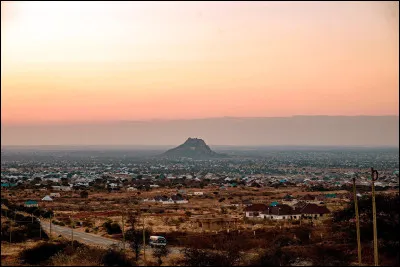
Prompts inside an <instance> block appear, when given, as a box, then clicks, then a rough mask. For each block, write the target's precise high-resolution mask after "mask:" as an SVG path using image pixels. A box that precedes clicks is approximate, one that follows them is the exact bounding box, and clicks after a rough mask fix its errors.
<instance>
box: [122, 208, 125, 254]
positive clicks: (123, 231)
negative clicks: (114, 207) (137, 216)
mask: <svg viewBox="0 0 400 267" xmlns="http://www.w3.org/2000/svg"><path fill="white" fill-rule="evenodd" d="M122 249H123V250H124V251H125V222H124V213H122Z"/></svg>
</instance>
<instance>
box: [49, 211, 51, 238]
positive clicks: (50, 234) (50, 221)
mask: <svg viewBox="0 0 400 267" xmlns="http://www.w3.org/2000/svg"><path fill="white" fill-rule="evenodd" d="M49 238H50V240H51V214H50V236H49Z"/></svg>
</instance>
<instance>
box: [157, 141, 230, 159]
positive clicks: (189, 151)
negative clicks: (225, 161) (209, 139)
mask: <svg viewBox="0 0 400 267" xmlns="http://www.w3.org/2000/svg"><path fill="white" fill-rule="evenodd" d="M161 156H162V157H165V158H191V159H211V158H221V157H224V155H222V154H218V153H216V152H214V151H212V150H211V148H210V147H209V146H208V145H207V144H206V143H205V142H204V140H203V139H199V138H188V139H187V140H186V142H185V143H183V144H182V145H180V146H178V147H175V148H172V149H170V150H168V151H166V152H165V153H163V154H162V155H161Z"/></svg>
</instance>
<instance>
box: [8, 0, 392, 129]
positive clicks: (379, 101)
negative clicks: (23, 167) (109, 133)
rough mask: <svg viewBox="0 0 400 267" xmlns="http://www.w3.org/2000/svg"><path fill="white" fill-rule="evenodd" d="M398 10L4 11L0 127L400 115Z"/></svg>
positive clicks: (175, 5)
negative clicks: (295, 116)
mask: <svg viewBox="0 0 400 267" xmlns="http://www.w3.org/2000/svg"><path fill="white" fill-rule="evenodd" d="M398 9H399V6H398V3H396V2H382V3H379V2H75V1H71V2H68V1H67V2H7V1H2V2H1V121H2V124H27V123H29V124H32V123H33V124H35V123H53V122H99V121H114V120H149V119H191V118H209V117H223V116H235V117H274V116H293V115H398V114H399V76H398V75H399V28H398V23H399V20H398Z"/></svg>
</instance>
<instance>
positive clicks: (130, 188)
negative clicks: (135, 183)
mask: <svg viewBox="0 0 400 267" xmlns="http://www.w3.org/2000/svg"><path fill="white" fill-rule="evenodd" d="M126 190H127V191H136V190H137V189H136V188H135V187H132V186H131V187H128V188H127V189H126Z"/></svg>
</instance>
